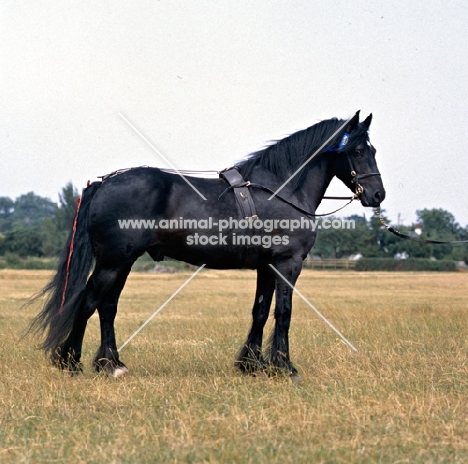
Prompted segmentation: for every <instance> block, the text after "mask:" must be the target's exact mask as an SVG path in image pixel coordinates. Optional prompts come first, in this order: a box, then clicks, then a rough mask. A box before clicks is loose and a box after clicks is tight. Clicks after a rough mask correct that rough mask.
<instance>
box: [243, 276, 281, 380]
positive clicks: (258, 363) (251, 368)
mask: <svg viewBox="0 0 468 464" xmlns="http://www.w3.org/2000/svg"><path fill="white" fill-rule="evenodd" d="M274 291H275V275H274V272H273V270H272V269H271V268H270V267H262V268H259V269H257V290H256V292H255V301H254V305H253V308H252V327H251V329H250V332H249V335H248V336H247V340H246V342H245V343H244V346H243V347H242V348H241V350H240V351H239V354H238V355H237V360H236V366H237V367H238V368H239V369H240V370H241V371H242V372H249V373H252V372H255V371H257V370H259V369H262V368H263V367H264V366H265V362H264V360H263V355H262V341H263V328H264V327H265V323H266V321H267V319H268V314H269V313H270V306H271V300H272V298H273V293H274Z"/></svg>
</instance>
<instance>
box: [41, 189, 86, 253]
mask: <svg viewBox="0 0 468 464" xmlns="http://www.w3.org/2000/svg"><path fill="white" fill-rule="evenodd" d="M78 197H79V194H78V190H77V189H76V188H75V187H74V186H73V184H72V183H71V182H69V183H68V184H67V185H66V186H65V187H63V188H62V191H61V192H60V193H59V204H58V205H55V208H54V216H53V217H51V218H46V219H45V220H44V223H43V231H44V235H45V237H44V242H43V251H44V255H45V256H57V255H59V254H60V251H61V250H62V248H63V247H64V245H65V242H66V240H67V237H68V234H69V233H70V229H71V227H72V225H73V220H74V218H75V213H76V201H77V199H78Z"/></svg>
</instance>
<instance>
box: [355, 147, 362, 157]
mask: <svg viewBox="0 0 468 464" xmlns="http://www.w3.org/2000/svg"><path fill="white" fill-rule="evenodd" d="M354 153H356V156H362V154H363V153H364V150H361V149H359V148H356V150H354Z"/></svg>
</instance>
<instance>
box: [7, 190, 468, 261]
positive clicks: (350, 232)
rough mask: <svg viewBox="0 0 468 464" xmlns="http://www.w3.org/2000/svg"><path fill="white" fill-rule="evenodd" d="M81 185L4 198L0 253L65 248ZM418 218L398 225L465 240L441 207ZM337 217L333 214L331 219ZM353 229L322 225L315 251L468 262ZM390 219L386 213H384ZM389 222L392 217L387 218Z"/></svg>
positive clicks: (374, 229)
mask: <svg viewBox="0 0 468 464" xmlns="http://www.w3.org/2000/svg"><path fill="white" fill-rule="evenodd" d="M78 196H79V192H78V190H77V189H76V188H75V187H74V186H73V185H72V184H71V183H69V184H67V185H66V186H65V187H64V188H63V189H62V191H61V192H60V194H59V202H58V203H54V202H53V201H51V200H50V199H48V198H44V197H41V196H38V195H36V194H35V193H33V192H29V193H26V194H24V195H21V196H19V197H18V198H17V199H16V200H12V199H11V198H9V197H0V257H3V258H4V259H5V257H7V258H8V257H9V258H10V259H11V257H17V258H26V257H56V256H58V255H59V253H60V251H61V250H62V248H63V246H64V244H65V242H66V239H67V236H68V234H69V232H70V228H71V226H72V223H73V218H74V215H75V208H76V200H77V198H78ZM416 216H417V223H416V225H415V224H411V225H398V226H395V225H394V224H392V225H393V226H394V227H397V229H398V230H400V231H401V232H404V233H407V234H410V235H411V234H414V235H415V236H416V232H415V230H416V226H417V227H418V229H419V230H418V232H419V233H420V235H419V237H420V238H427V239H436V240H467V239H468V226H467V227H462V226H461V225H459V224H458V223H457V222H456V221H455V218H454V216H453V215H452V214H451V213H449V212H448V211H445V210H443V209H423V210H420V211H417V212H416ZM328 219H333V218H328ZM347 219H350V220H354V224H355V227H354V228H349V229H346V228H341V229H336V228H328V229H325V228H322V229H321V230H320V231H319V233H318V238H317V242H316V244H315V247H314V248H313V250H312V253H313V255H314V256H317V257H321V258H347V257H349V256H352V255H362V256H364V257H366V258H373V257H375V258H382V257H388V258H394V257H401V258H435V259H438V260H441V259H448V260H455V261H466V262H467V263H468V246H466V245H462V246H453V245H428V244H420V243H416V242H412V241H409V240H402V239H400V238H398V237H396V236H394V235H393V234H391V233H389V232H388V231H387V230H386V229H385V228H384V227H383V226H382V225H381V223H380V222H379V220H378V219H377V217H375V216H374V217H372V218H371V219H366V218H365V217H364V216H359V215H353V216H349V217H348V218H347ZM385 219H386V218H385ZM386 221H387V223H389V222H390V221H389V220H388V219H386Z"/></svg>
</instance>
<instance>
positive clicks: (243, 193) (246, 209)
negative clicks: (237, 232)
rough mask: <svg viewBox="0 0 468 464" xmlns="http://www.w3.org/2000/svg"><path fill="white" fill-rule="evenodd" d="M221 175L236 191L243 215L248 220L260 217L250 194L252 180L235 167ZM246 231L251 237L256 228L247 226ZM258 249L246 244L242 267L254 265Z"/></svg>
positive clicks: (238, 204) (222, 172) (225, 170)
mask: <svg viewBox="0 0 468 464" xmlns="http://www.w3.org/2000/svg"><path fill="white" fill-rule="evenodd" d="M219 177H221V178H222V179H224V180H225V181H226V182H227V183H228V184H229V188H230V189H232V190H233V191H234V196H235V198H236V203H237V207H238V209H239V212H240V215H241V217H242V218H243V219H246V220H249V219H253V220H255V219H256V218H258V216H257V213H256V209H255V203H254V201H253V198H252V195H251V194H250V189H249V186H250V182H246V181H245V180H244V178H243V177H242V174H241V173H240V172H239V171H238V170H237V169H236V168H234V167H232V168H227V169H224V170H223V171H221V172H220V173H219ZM223 194H224V192H223ZM223 194H222V195H223ZM222 195H221V196H222ZM245 233H246V235H249V237H253V236H254V235H255V233H256V230H255V228H253V227H252V228H247V229H245ZM258 251H259V249H258V247H256V246H254V245H246V247H245V252H244V253H243V257H242V260H241V261H242V263H241V267H254V266H255V264H256V262H257V260H258V254H259V253H258Z"/></svg>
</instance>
